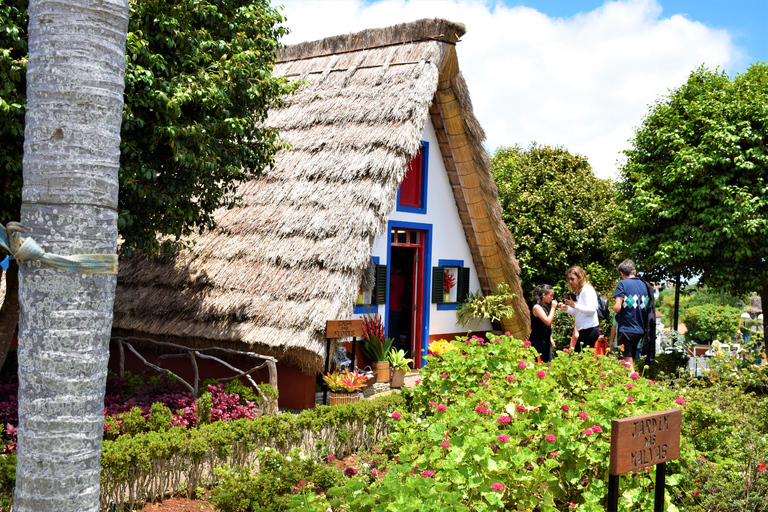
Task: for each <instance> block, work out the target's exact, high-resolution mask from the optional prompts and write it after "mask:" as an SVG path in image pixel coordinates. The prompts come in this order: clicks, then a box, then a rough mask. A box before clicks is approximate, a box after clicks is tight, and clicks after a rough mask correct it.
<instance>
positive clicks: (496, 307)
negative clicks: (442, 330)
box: [456, 283, 515, 325]
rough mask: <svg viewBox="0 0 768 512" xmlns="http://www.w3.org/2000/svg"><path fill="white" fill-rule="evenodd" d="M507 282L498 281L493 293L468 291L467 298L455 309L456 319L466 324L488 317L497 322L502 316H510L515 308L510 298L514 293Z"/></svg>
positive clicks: (513, 296) (513, 313)
mask: <svg viewBox="0 0 768 512" xmlns="http://www.w3.org/2000/svg"><path fill="white" fill-rule="evenodd" d="M511 290H512V289H511V287H510V286H509V285H508V284H507V283H499V284H497V285H496V288H495V289H494V290H493V293H490V294H488V295H483V292H482V290H477V292H475V293H472V292H470V293H469V294H468V295H467V299H466V300H465V301H464V302H462V303H461V304H460V305H459V307H458V309H456V320H457V321H458V322H459V324H461V325H467V324H468V323H469V322H471V321H472V320H482V319H483V318H489V319H490V320H491V322H498V321H499V320H501V319H502V318H512V317H513V316H514V315H515V310H514V308H513V307H512V300H513V299H514V298H515V294H514V293H512V291H511Z"/></svg>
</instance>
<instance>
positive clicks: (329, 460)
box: [326, 455, 336, 462]
mask: <svg viewBox="0 0 768 512" xmlns="http://www.w3.org/2000/svg"><path fill="white" fill-rule="evenodd" d="M332 460H336V457H334V456H333V455H331V456H330V457H328V460H327V461H326V462H331V461H332Z"/></svg>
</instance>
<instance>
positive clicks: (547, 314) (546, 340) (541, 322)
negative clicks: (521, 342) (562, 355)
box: [528, 284, 557, 363]
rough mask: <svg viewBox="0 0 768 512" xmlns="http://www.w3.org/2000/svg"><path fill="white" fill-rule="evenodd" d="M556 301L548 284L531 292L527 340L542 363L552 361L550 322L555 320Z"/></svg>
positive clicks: (553, 291)
mask: <svg viewBox="0 0 768 512" xmlns="http://www.w3.org/2000/svg"><path fill="white" fill-rule="evenodd" d="M556 309H557V301H556V300H555V290H554V289H553V288H552V286H550V285H548V284H540V285H539V286H537V287H536V289H535V290H534V291H533V307H532V308H531V335H530V336H529V337H528V340H529V341H530V342H531V345H533V348H535V349H536V351H537V352H538V353H539V354H540V356H541V361H542V362H543V363H548V362H550V361H551V360H552V349H553V348H554V346H555V341H554V340H553V339H552V321H553V320H554V318H555V310H556Z"/></svg>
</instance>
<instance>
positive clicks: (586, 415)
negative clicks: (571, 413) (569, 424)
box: [579, 412, 589, 420]
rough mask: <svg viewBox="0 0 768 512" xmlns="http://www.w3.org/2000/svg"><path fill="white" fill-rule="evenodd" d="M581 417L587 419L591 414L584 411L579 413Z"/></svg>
mask: <svg viewBox="0 0 768 512" xmlns="http://www.w3.org/2000/svg"><path fill="white" fill-rule="evenodd" d="M579 418H581V419H583V420H585V419H587V418H589V414H587V413H585V412H583V413H581V414H579Z"/></svg>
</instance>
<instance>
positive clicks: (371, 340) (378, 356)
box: [360, 315, 394, 362]
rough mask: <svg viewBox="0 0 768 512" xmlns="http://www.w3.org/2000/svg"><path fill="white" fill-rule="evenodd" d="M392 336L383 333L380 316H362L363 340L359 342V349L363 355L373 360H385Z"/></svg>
mask: <svg viewBox="0 0 768 512" xmlns="http://www.w3.org/2000/svg"><path fill="white" fill-rule="evenodd" d="M393 341H394V340H393V339H392V338H387V337H385V335H384V323H383V322H382V321H381V316H379V315H374V316H368V315H366V316H365V317H364V318H363V341H362V343H361V344H360V350H362V351H363V354H365V357H367V358H368V359H370V360H371V361H373V362H377V361H386V360H387V354H388V353H389V349H390V348H391V347H392V342H393Z"/></svg>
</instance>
